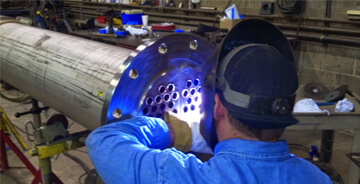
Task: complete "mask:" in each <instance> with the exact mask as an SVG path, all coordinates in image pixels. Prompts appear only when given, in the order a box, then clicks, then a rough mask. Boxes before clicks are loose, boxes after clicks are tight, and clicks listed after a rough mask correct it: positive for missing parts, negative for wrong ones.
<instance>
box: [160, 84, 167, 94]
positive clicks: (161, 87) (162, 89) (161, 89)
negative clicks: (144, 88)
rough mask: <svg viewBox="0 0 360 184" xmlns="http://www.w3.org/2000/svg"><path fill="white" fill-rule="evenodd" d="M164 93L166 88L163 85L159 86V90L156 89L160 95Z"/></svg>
mask: <svg viewBox="0 0 360 184" xmlns="http://www.w3.org/2000/svg"><path fill="white" fill-rule="evenodd" d="M165 91H166V87H165V86H164V85H160V86H159V88H158V92H159V93H160V94H164V93H165Z"/></svg>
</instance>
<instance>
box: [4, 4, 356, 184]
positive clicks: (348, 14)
mask: <svg viewBox="0 0 360 184" xmlns="http://www.w3.org/2000/svg"><path fill="white" fill-rule="evenodd" d="M0 2H1V3H4V2H6V1H5V0H1V1H0ZM169 2H171V3H172V4H171V5H170V6H169V7H167V6H162V7H160V6H156V3H159V2H158V1H156V2H154V5H155V6H151V5H128V4H121V3H107V2H100V1H82V0H77V1H74V0H72V1H67V0H65V1H64V3H65V6H64V7H65V8H66V9H67V11H68V15H67V17H66V19H67V21H68V23H69V24H70V26H71V27H72V28H73V30H72V31H71V32H68V33H69V34H72V35H75V36H82V37H86V35H82V32H81V31H82V30H84V29H86V28H87V26H88V25H87V20H89V18H95V19H96V17H97V16H101V15H103V14H104V12H105V11H106V10H109V9H115V10H119V11H121V10H128V9H141V10H143V13H144V14H146V15H149V24H152V23H154V24H155V23H163V22H173V23H174V24H175V25H176V26H178V27H179V28H182V29H183V30H185V31H188V30H190V29H191V30H196V29H199V28H198V25H199V24H200V23H201V24H204V25H207V26H213V25H215V27H222V28H231V25H232V23H230V27H229V22H227V23H225V22H221V21H222V20H221V17H219V15H221V16H224V15H225V14H224V13H223V10H224V9H225V8H227V7H228V6H231V5H232V4H235V5H236V8H237V11H238V13H239V14H241V15H243V16H244V18H263V19H265V20H268V21H270V22H272V23H274V24H275V25H277V26H278V27H279V28H280V29H281V30H282V31H283V32H284V33H285V35H287V36H288V37H291V38H292V39H290V41H291V43H292V44H293V45H294V47H295V55H296V59H297V65H298V74H299V80H300V84H301V85H306V84H308V83H310V82H317V83H322V84H324V85H325V86H328V87H329V88H330V89H334V88H336V87H339V86H341V85H348V89H349V91H351V92H352V93H354V94H360V1H359V0H357V1H348V0H307V1H305V6H304V7H303V9H302V11H301V10H299V12H297V13H295V14H289V15H285V14H284V13H281V12H280V11H279V7H278V6H277V5H276V3H274V1H266V0H232V1H226V0H201V1H200V2H199V3H194V4H191V3H189V1H184V0H173V1H169ZM293 2H295V0H293ZM138 3H143V1H142V2H140V1H138ZM264 3H265V4H266V3H267V7H269V6H270V7H271V6H273V8H274V9H273V11H271V8H270V10H269V8H266V10H264ZM180 4H181V8H179V6H180ZM190 8H191V9H190ZM25 9H26V8H25ZM7 10H12V9H11V7H10V8H7ZM26 10H27V11H29V10H28V9H26ZM261 11H265V13H260V12H261ZM6 12H7V11H5V9H4V7H2V9H1V11H0V14H4V13H6ZM24 14H25V15H24ZM7 15H8V14H7ZM21 16H26V13H24V12H22V13H21ZM299 25H300V26H299ZM96 26H99V27H101V26H106V24H101V23H96ZM77 31H79V32H77ZM195 32H196V31H195ZM0 34H1V33H0ZM221 36H222V34H218V35H215V36H214V35H211V34H210V35H208V34H205V35H204V37H206V38H207V39H209V40H210V41H212V42H214V43H217V44H219V40H220V41H221V38H222V37H221ZM214 37H215V38H214ZM295 37H297V39H294V38H295ZM92 39H94V40H102V38H99V39H98V38H92ZM104 40H105V39H104ZM104 40H103V41H104ZM104 42H106V43H109V44H112V42H111V41H106V40H105V41H104ZM126 48H133V46H132V45H127V46H126ZM0 67H1V66H0ZM359 103H360V102H359ZM41 105H42V104H41ZM0 106H1V107H2V108H3V109H4V111H5V113H6V114H7V115H8V117H9V119H10V120H11V122H12V123H13V124H14V125H16V126H18V127H19V129H21V130H22V131H25V129H24V123H25V121H26V120H31V119H32V116H31V115H25V116H22V117H21V118H15V117H14V114H15V113H16V112H23V111H26V110H29V109H30V108H31V104H29V103H13V102H10V101H8V100H6V99H4V98H1V99H0ZM53 113H55V110H52V109H50V110H48V111H46V113H42V119H43V120H46V119H47V118H48V117H50V115H51V114H53ZM339 123H341V122H339ZM68 130H69V132H70V133H72V132H78V131H81V130H85V128H84V127H82V126H81V125H80V124H78V123H76V122H73V121H72V120H69V129H68ZM321 134H322V131H321V130H294V129H291V130H287V131H285V134H284V136H283V138H284V139H286V140H287V141H288V143H289V144H291V145H290V148H291V152H292V153H294V154H295V155H297V156H299V157H303V158H306V159H308V158H309V157H310V156H309V153H308V152H309V151H312V150H310V149H311V146H313V145H315V146H317V147H318V148H319V149H320V145H321ZM20 136H21V137H22V138H23V139H24V140H25V143H26V144H27V145H29V146H30V145H31V144H32V143H31V142H29V141H28V138H27V136H26V134H25V133H22V132H20ZM353 139H354V130H338V131H335V139H334V143H333V148H332V149H333V152H332V159H331V162H330V163H329V164H328V165H326V166H324V167H323V168H328V169H329V172H332V173H333V174H332V175H333V176H334V178H335V177H337V176H338V177H340V176H341V178H342V179H339V181H342V182H344V183H348V181H349V165H350V162H351V161H350V159H349V158H348V157H347V156H346V154H347V153H350V152H351V151H352V148H354V145H353ZM12 140H13V141H14V142H15V144H16V145H17V146H18V147H19V148H20V147H21V146H20V145H19V144H18V142H17V141H16V140H15V139H13V136H12ZM359 146H360V145H357V147H359ZM355 147H356V145H355ZM6 153H7V155H8V161H9V165H10V166H11V167H22V166H23V165H22V163H21V161H20V160H19V158H18V157H17V156H16V155H14V153H13V152H12V151H11V150H10V149H8V150H7V151H6ZM23 153H24V155H25V156H26V158H28V159H29V160H30V162H31V163H32V164H33V165H34V166H35V167H36V168H38V158H37V157H32V156H30V155H29V153H28V151H24V152H23ZM67 153H69V154H70V156H69V155H67V156H66V155H64V154H59V155H58V156H55V157H53V158H52V159H53V160H54V161H53V162H52V170H53V172H54V174H55V175H57V176H58V177H59V178H60V180H61V181H62V182H63V183H99V182H98V181H97V179H96V175H95V174H94V173H93V171H91V170H92V169H93V165H92V164H91V162H90V160H89V158H88V156H87V154H86V148H85V147H82V148H79V149H77V150H72V151H69V152H67ZM69 157H72V159H71V158H69ZM93 174H94V175H93ZM33 179H34V176H33V174H32V173H31V172H29V171H28V170H27V169H19V168H12V169H9V170H7V171H4V172H2V173H1V174H0V183H4V184H5V183H6V184H12V183H14V184H15V183H16V184H18V183H19V184H20V183H21V184H22V183H24V184H25V183H31V182H32V181H33ZM85 180H86V181H85ZM339 183H341V182H339ZM359 183H360V181H359Z"/></svg>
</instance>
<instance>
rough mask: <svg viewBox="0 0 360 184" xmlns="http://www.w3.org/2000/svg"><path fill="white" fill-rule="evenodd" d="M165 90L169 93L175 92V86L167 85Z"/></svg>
mask: <svg viewBox="0 0 360 184" xmlns="http://www.w3.org/2000/svg"><path fill="white" fill-rule="evenodd" d="M167 89H168V91H169V92H173V91H175V85H174V84H172V83H170V84H168V85H167Z"/></svg>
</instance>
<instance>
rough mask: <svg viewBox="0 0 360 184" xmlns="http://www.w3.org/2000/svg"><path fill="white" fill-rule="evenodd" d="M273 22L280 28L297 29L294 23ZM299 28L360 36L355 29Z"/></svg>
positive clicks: (302, 26) (359, 32)
mask: <svg viewBox="0 0 360 184" xmlns="http://www.w3.org/2000/svg"><path fill="white" fill-rule="evenodd" d="M273 24H274V25H276V26H277V27H279V28H281V29H293V30H296V29H297V26H295V25H289V24H282V23H273ZM300 30H302V31H313V32H319V33H330V34H339V35H346V36H360V31H357V30H346V29H337V28H326V27H318V26H304V25H301V26H300Z"/></svg>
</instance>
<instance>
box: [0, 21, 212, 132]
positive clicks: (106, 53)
mask: <svg viewBox="0 0 360 184" xmlns="http://www.w3.org/2000/svg"><path fill="white" fill-rule="evenodd" d="M5 19H6V18H5V17H3V16H0V32H1V33H2V34H1V35H0V45H1V47H0V65H1V70H0V72H1V79H2V80H4V81H5V82H7V83H9V84H11V85H12V86H14V87H16V88H18V89H20V90H21V91H23V92H25V93H27V94H29V95H30V96H32V97H33V98H35V99H37V100H39V101H41V102H43V103H44V104H46V106H49V107H51V108H54V109H55V110H57V111H58V112H60V113H62V114H64V115H65V116H67V117H69V118H71V119H73V120H74V121H76V122H78V123H80V124H81V125H83V126H84V127H86V128H88V129H90V130H93V129H95V128H97V127H99V126H101V125H103V124H106V123H108V122H111V121H113V120H116V119H118V118H120V117H121V116H122V115H128V114H131V115H134V116H135V115H139V114H140V115H141V113H142V112H143V111H142V108H143V107H144V105H143V104H145V103H150V102H148V101H147V100H146V101H145V99H146V97H149V96H151V97H154V96H156V95H157V92H158V89H157V87H158V86H159V85H160V84H169V83H172V84H174V86H175V85H178V83H180V82H182V80H185V79H183V76H188V75H189V74H190V73H191V75H194V76H197V77H199V78H204V76H202V75H203V74H202V72H201V71H202V70H201V69H202V68H203V67H204V65H205V64H206V61H207V58H208V56H209V55H211V53H212V52H213V51H214V49H215V46H214V45H213V44H212V43H210V42H209V41H207V40H205V39H204V38H201V37H199V36H195V35H191V34H171V35H168V36H165V37H157V38H156V40H150V41H148V42H146V43H144V44H142V45H140V46H139V47H138V48H137V49H136V50H134V51H133V50H128V49H124V48H120V47H116V46H112V45H108V44H104V43H100V42H95V41H91V40H87V39H83V38H79V37H74V36H70V35H66V34H61V33H57V32H53V31H48V30H44V29H39V28H35V27H29V26H25V25H22V24H19V23H17V22H14V20H5ZM153 86H156V87H154V90H152V88H153ZM134 89H136V90H134ZM168 90H169V89H168ZM179 90H180V89H179ZM155 91H156V93H154V92H155ZM172 94H177V93H172ZM177 96H178V95H177ZM172 98H174V97H173V96H172ZM177 98H179V97H177ZM152 100H154V101H155V102H157V103H161V101H162V97H161V96H160V98H158V99H156V98H155V99H152ZM177 107H180V104H177ZM160 108H161V106H160ZM161 113H163V111H162V112H161ZM161 113H158V114H156V116H157V117H159V116H162V114H161Z"/></svg>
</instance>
